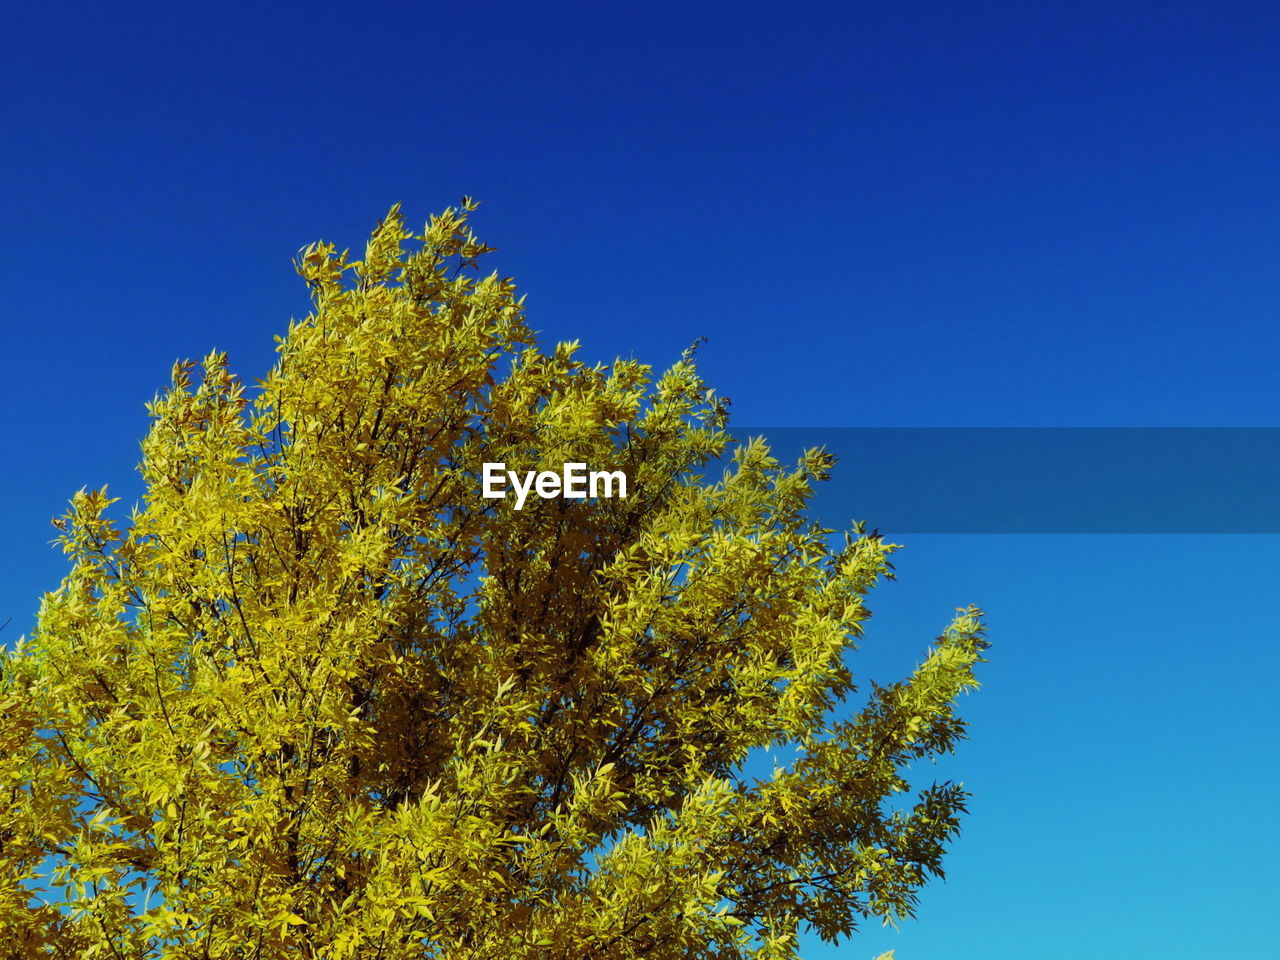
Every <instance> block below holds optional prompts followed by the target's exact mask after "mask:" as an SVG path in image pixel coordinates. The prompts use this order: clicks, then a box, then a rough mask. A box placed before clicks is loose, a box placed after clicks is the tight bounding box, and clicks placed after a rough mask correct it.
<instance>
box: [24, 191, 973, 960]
mask: <svg viewBox="0 0 1280 960" xmlns="http://www.w3.org/2000/svg"><path fill="white" fill-rule="evenodd" d="M473 208H474V204H473V203H472V202H471V201H469V200H464V202H463V205H462V208H461V209H450V210H447V211H446V212H445V213H444V214H442V215H440V216H438V217H434V218H433V219H432V220H431V221H430V222H429V223H428V225H427V226H426V228H425V232H424V233H423V234H422V235H421V236H417V237H414V236H413V235H412V233H411V232H410V231H407V230H406V229H405V227H404V221H403V219H402V217H401V214H400V211H399V208H398V207H397V208H393V209H392V211H391V213H390V215H389V216H388V217H387V218H386V219H385V220H384V221H383V222H382V223H381V224H380V225H379V226H378V228H377V229H376V230H375V231H374V233H373V235H372V238H371V240H370V242H369V244H368V247H367V252H366V253H365V256H364V258H363V259H362V260H360V261H354V262H353V261H351V260H350V259H349V257H348V255H347V254H346V253H341V254H340V253H338V252H337V251H336V249H335V248H334V247H333V246H332V245H328V244H317V245H312V246H310V247H307V248H306V249H305V250H304V251H302V253H301V255H300V258H299V261H298V268H299V271H300V273H301V274H302V276H303V277H304V278H305V280H306V282H307V284H308V285H309V287H310V289H311V293H312V297H313V301H314V310H313V313H312V315H311V316H309V317H307V318H306V319H305V320H302V321H296V322H294V323H292V324H291V325H290V328H289V330H288V335H287V336H286V337H283V338H279V342H278V352H279V360H278V363H277V365H276V366H275V368H274V369H273V370H272V372H271V373H270V374H269V375H268V376H267V377H266V379H265V380H264V381H263V382H262V383H261V384H260V388H259V389H258V390H257V391H256V395H255V396H254V397H253V398H252V399H249V398H248V397H247V395H246V390H245V388H244V386H243V385H242V383H241V382H240V381H239V380H237V379H236V378H235V377H234V376H233V375H232V374H231V373H230V372H229V370H228V365H227V360H226V357H225V356H224V355H220V354H212V355H210V356H208V357H207V358H206V359H205V360H204V361H203V364H202V365H201V366H200V367H199V368H197V367H196V365H194V364H190V363H181V364H178V365H177V366H176V367H175V368H174V372H173V384H172V387H171V388H170V389H169V390H168V391H167V392H165V393H163V394H162V395H160V396H159V397H158V398H157V399H156V400H155V402H154V403H152V404H151V405H150V406H149V410H150V414H151V417H152V421H153V422H152V425H151V427H150V431H149V433H148V435H147V437H146V439H145V441H144V442H143V445H142V453H143V459H142V462H141V466H140V470H141V472H142V477H143V480H144V482H145V497H144V500H143V502H142V503H141V504H140V505H139V506H137V507H135V509H134V510H133V512H132V515H131V516H130V517H129V518H128V520H127V521H123V520H122V519H120V518H117V517H116V516H114V512H113V511H112V510H111V509H110V507H111V504H112V503H113V502H114V501H113V500H112V499H111V498H110V497H109V496H108V495H107V492H106V490H105V488H104V489H103V490H100V491H96V492H88V491H82V492H80V493H79V494H77V495H76V496H75V498H74V500H73V502H72V504H71V508H70V511H69V513H68V515H67V516H66V518H65V519H64V520H62V521H60V524H61V529H62V530H63V535H62V536H61V538H60V540H61V543H62V544H63V547H64V549H65V551H66V552H67V554H68V555H69V557H70V572H69V573H68V575H67V577H66V579H65V580H64V581H63V583H62V585H61V587H60V589H59V590H57V591H56V592H54V593H50V594H48V595H47V596H46V597H45V598H44V601H43V604H42V606H41V609H40V613H39V619H38V624H37V627H36V630H35V631H34V633H33V635H32V636H31V637H30V639H27V640H23V641H21V642H20V643H18V644H17V645H16V647H15V648H14V649H13V650H11V651H9V652H8V653H7V654H6V655H5V656H4V658H3V660H2V661H0V711H2V712H3V718H4V723H3V729H2V731H0V738H2V740H0V751H2V754H3V755H2V757H0V777H3V783H2V784H0V790H2V791H3V792H2V793H0V798H3V802H2V803H0V864H2V868H0V869H2V870H3V876H0V956H6V957H10V958H18V957H37V956H57V957H75V958H98V957H112V958H140V957H191V958H195V957H201V958H209V960H217V958H275V957H286V956H288V957H324V958H326V960H340V958H347V957H351V958H355V957H360V958H365V957H377V958H386V960H395V958H422V957H440V958H463V957H466V958H476V960H479V958H495V960H496V958H504V960H505V958H519V957H539V958H574V960H579V958H584V960H585V958H600V960H614V958H630V957H651V958H674V957H720V958H737V957H747V956H753V957H760V958H784V957H793V956H795V955H796V942H797V941H796V938H797V933H798V931H799V930H802V929H805V928H812V929H814V930H816V931H817V932H818V933H819V934H821V935H822V936H823V937H825V938H829V939H832V938H837V937H839V936H842V935H846V934H848V933H850V932H851V931H852V930H853V929H854V927H855V925H856V923H857V922H858V921H859V920H860V919H862V918H867V917H875V918H896V917H902V916H905V915H909V914H910V913H911V912H912V909H913V906H914V904H915V902H916V895H917V891H918V890H919V888H920V887H921V885H922V884H923V883H924V882H925V881H926V880H927V879H928V878H929V877H930V876H931V875H935V874H939V873H940V872H941V858H942V855H943V850H944V846H945V844H946V843H947V841H948V840H949V839H950V838H951V837H952V836H953V835H954V834H955V832H956V830H957V826H958V818H959V816H960V814H961V813H962V812H963V810H964V803H965V797H966V794H965V793H964V791H963V790H962V789H961V788H960V787H959V786H957V785H955V784H951V783H942V784H935V785H931V786H927V787H925V788H924V789H922V790H919V792H918V793H916V794H915V795H914V797H913V798H911V799H910V800H908V801H907V802H905V803H904V802H901V801H902V800H903V798H902V797H900V796H899V795H900V794H902V793H903V792H904V791H907V790H909V789H914V788H909V786H908V781H907V774H908V772H909V771H908V766H909V765H910V764H911V763H912V762H913V761H919V760H922V759H924V758H929V757H933V756H936V755H938V754H941V753H944V752H947V751H950V750H951V749H952V747H953V745H954V744H955V743H956V741H957V740H958V739H959V738H960V737H962V736H963V730H964V724H963V722H962V721H961V720H960V719H959V718H958V717H957V716H956V714H955V712H954V704H955V701H956V699H957V697H958V695H959V694H960V693H961V692H962V691H964V690H967V689H969V688H971V687H974V686H975V685H976V681H975V679H974V676H973V672H972V671H973V667H974V665H975V663H977V662H978V661H980V660H981V659H982V651H983V650H984V648H985V647H986V643H985V641H984V640H983V637H982V626H981V622H980V619H979V611H977V610H975V609H969V610H965V611H962V612H961V614H960V616H959V617H958V618H957V619H956V620H955V621H954V622H953V623H952V624H951V625H950V626H949V627H948V628H947V629H946V631H945V632H944V633H943V635H942V636H941V637H940V638H939V639H938V641H937V642H936V644H934V645H933V647H932V648H931V650H930V652H929V653H928V655H927V657H926V658H925V659H924V660H923V662H922V663H921V664H920V665H919V667H918V668H917V669H916V670H915V672H914V673H913V674H912V675H911V676H910V677H909V678H908V679H906V680H904V681H902V682H900V683H895V684H892V685H889V686H885V687H878V686H877V687H874V688H873V689H872V690H871V692H870V695H869V698H868V700H867V703H866V705H865V706H864V707H862V708H861V709H860V710H859V711H857V712H850V711H844V712H843V713H842V712H841V711H839V710H837V709H835V708H836V707H837V706H838V705H839V704H840V703H841V701H842V700H844V698H846V696H847V695H849V694H851V693H852V692H853V691H854V685H853V678H852V675H851V673H850V671H849V669H848V667H847V665H846V663H845V658H846V654H848V653H849V651H850V650H851V649H852V647H853V644H854V642H855V641H856V639H857V638H858V637H859V636H860V635H861V632H862V628H863V622H864V621H865V619H866V618H867V616H868V611H867V609H866V607H865V606H864V602H863V600H864V595H865V594H866V593H867V591H868V590H869V589H870V588H871V587H872V586H873V585H874V584H875V583H876V582H877V580H878V579H880V578H882V577H885V576H889V575H891V567H890V564H889V562H888V557H889V555H890V553H891V551H892V550H893V549H894V548H893V546H892V545H890V544H887V543H885V542H884V541H883V540H882V539H881V538H880V537H879V536H877V535H875V534H865V533H855V534H850V535H848V536H846V537H845V539H844V542H843V545H838V544H837V545H833V544H832V541H831V539H830V536H829V534H830V532H829V531H825V530H822V529H820V528H819V527H817V526H816V525H815V524H813V523H812V522H811V521H810V520H808V519H807V514H806V504H807V502H808V500H809V498H810V495H811V492H812V490H813V486H814V484H815V483H816V482H819V481H820V480H821V479H822V478H824V477H825V476H826V475H827V474H828V472H829V470H830V469H831V467H832V458H831V457H830V456H828V455H827V454H825V453H823V452H822V451H818V450H814V451H809V452H808V453H806V454H805V455H804V457H803V459H802V460H801V461H800V463H799V464H798V466H796V467H795V468H784V467H782V466H780V465H779V464H778V462H777V461H776V460H775V459H774V458H773V457H772V456H771V454H770V451H769V450H768V448H767V447H766V446H765V444H764V443H763V442H762V441H760V440H758V439H756V440H751V441H750V442H746V443H743V444H741V445H738V446H736V447H734V446H733V443H732V441H731V440H730V437H729V434H728V432H727V431H728V427H727V413H726V405H725V403H724V402H722V401H721V400H720V399H719V398H717V397H716V396H715V395H714V393H713V392H712V391H711V390H709V389H708V388H707V387H706V386H705V385H704V383H703V382H702V380H701V379H700V378H699V376H698V374H697V372H696V370H695V365H694V362H693V358H692V355H691V354H686V356H685V357H684V358H683V359H682V360H681V361H680V362H678V363H677V364H675V366H673V367H672V368H671V369H670V370H668V371H667V372H666V373H665V374H662V375H661V376H658V377H654V376H653V375H652V374H651V371H650V369H649V368H648V367H646V366H644V365H642V364H640V363H637V362H633V361H628V360H620V361H618V362H616V363H614V364H612V365H611V366H588V365H585V364H583V363H581V362H580V361H578V360H576V359H575V349H576V345H575V344H561V345H559V346H557V347H556V348H555V349H554V350H553V351H552V352H550V353H547V352H542V351H540V350H539V349H538V347H537V346H536V344H535V342H534V339H533V337H532V336H531V334H530V332H529V330H528V328H527V327H526V325H525V322H524V320H523V316H522V300H521V299H518V298H517V296H516V293H515V287H514V284H513V283H512V282H511V281H510V280H506V279H500V278H499V277H498V276H497V275H496V274H494V275H490V276H487V277H484V278H483V279H480V278H479V274H478V270H477V265H478V260H479V258H480V257H481V256H482V255H484V254H485V253H487V252H488V250H489V248H487V247H485V246H484V245H483V244H481V243H480V242H479V241H478V240H477V239H476V238H475V236H474V235H473V234H472V232H471V230H470V228H469V227H468V225H467V214H468V213H469V212H470V211H471V210H472V209H473ZM411 241H413V242H411ZM504 370H505V372H503V371H504ZM722 455H731V458H732V459H731V466H730V467H729V468H727V469H725V470H724V471H723V477H722V478H720V479H716V480H715V481H714V482H712V481H711V480H709V479H706V478H705V477H704V476H703V473H702V471H704V470H706V469H709V468H710V466H711V465H713V464H714V463H715V462H716V461H717V458H720V457H721V456H722ZM486 462H502V463H505V464H507V465H508V467H509V468H511V469H518V470H526V469H543V468H550V469H558V468H559V467H560V466H561V465H562V464H563V463H566V462H581V463H586V464H590V465H593V466H599V467H606V468H608V469H609V470H622V471H624V472H625V475H626V476H627V478H628V479H629V481H630V489H629V492H628V496H627V497H625V498H622V497H612V498H608V497H603V496H601V497H597V498H594V499H591V498H587V499H563V498H554V499H545V500H544V499H536V498H531V499H529V500H528V501H527V502H526V503H525V504H524V505H523V508H522V509H516V504H515V502H514V500H513V499H512V498H506V499H497V498H486V497H483V496H482V494H481V477H480V474H481V467H482V465H483V464H484V463H486ZM770 750H771V751H773V752H772V754H770V753H769V752H768V751H770ZM770 756H772V757H773V758H774V760H773V762H774V763H775V769H773V770H772V772H770V771H769V770H768V768H767V767H768V763H769V759H768V758H769V757H770ZM752 771H756V772H755V773H752Z"/></svg>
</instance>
